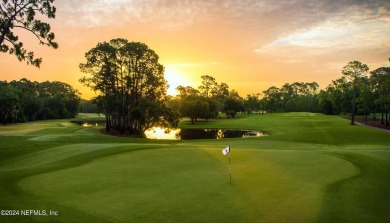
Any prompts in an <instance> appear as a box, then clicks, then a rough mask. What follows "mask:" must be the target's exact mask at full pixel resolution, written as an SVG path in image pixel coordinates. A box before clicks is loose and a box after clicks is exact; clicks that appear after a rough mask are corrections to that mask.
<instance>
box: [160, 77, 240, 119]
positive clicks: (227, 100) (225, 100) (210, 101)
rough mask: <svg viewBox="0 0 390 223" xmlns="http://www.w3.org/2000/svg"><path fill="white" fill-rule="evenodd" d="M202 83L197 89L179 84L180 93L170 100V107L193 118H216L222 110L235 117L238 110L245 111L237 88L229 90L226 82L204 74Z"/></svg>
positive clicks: (184, 115)
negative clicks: (219, 81)
mask: <svg viewBox="0 0 390 223" xmlns="http://www.w3.org/2000/svg"><path fill="white" fill-rule="evenodd" d="M201 78H202V83H201V85H200V86H199V87H198V89H195V88H193V87H191V86H186V87H184V86H178V87H177V88H176V90H177V91H178V92H179V94H178V95H177V96H176V97H172V98H170V100H168V102H167V105H168V107H170V108H172V109H173V110H174V111H176V112H178V113H179V114H180V115H181V117H187V118H190V119H191V122H192V123H195V122H196V121H198V119H205V120H210V119H216V118H218V117H219V115H220V113H221V112H224V113H225V114H226V115H227V116H228V117H234V116H235V115H236V114H237V112H241V111H245V108H244V103H243V100H242V98H241V97H240V96H239V95H238V93H237V92H236V91H235V90H231V91H229V86H228V84H226V83H220V84H218V82H217V81H216V80H215V78H214V77H212V76H209V75H203V76H202V77H201Z"/></svg>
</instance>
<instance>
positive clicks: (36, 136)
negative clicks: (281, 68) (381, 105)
mask: <svg viewBox="0 0 390 223" xmlns="http://www.w3.org/2000/svg"><path fill="white" fill-rule="evenodd" d="M85 117H88V115H86V116H85ZM180 126H181V127H186V128H226V129H253V130H262V131H267V132H269V133H270V134H271V135H270V136H266V137H261V138H244V139H222V140H188V141H169V140H147V139H139V138H129V137H115V136H110V135H103V134H101V133H100V132H99V130H98V129H97V128H96V127H88V128H85V127H81V126H77V125H75V124H70V123H68V122H66V121H64V120H56V121H50V122H37V123H29V124H18V125H13V126H1V127H0V209H1V210H25V209H28V210H47V212H48V210H53V211H58V216H0V222H54V221H55V222H389V221H390V213H389V212H388V210H389V208H390V199H388V198H389V197H390V189H389V188H390V187H389V186H388V185H389V184H390V147H389V143H390V137H389V136H390V135H389V133H388V132H383V131H381V130H376V129H371V128H366V127H363V126H350V125H349V124H348V121H346V120H343V119H340V118H338V117H333V116H324V115H320V114H311V113H284V114H267V115H250V116H245V115H241V116H239V117H238V118H236V119H229V120H216V121H210V122H201V123H197V124H194V125H192V124H190V123H188V122H186V121H183V122H181V123H180ZM227 145H231V149H232V152H231V162H232V176H233V177H232V184H231V185H230V184H229V169H228V158H227V156H223V155H222V153H221V150H222V149H223V148H224V147H226V146H227Z"/></svg>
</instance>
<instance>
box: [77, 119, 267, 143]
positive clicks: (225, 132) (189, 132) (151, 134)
mask: <svg viewBox="0 0 390 223" xmlns="http://www.w3.org/2000/svg"><path fill="white" fill-rule="evenodd" d="M72 122H73V123H75V124H78V125H80V126H83V127H92V126H105V122H104V121H102V120H98V121H93V122H85V121H72ZM268 135H269V133H267V132H262V131H255V130H234V129H180V128H177V129H170V130H169V131H167V130H166V129H162V128H159V127H154V128H151V129H148V130H146V131H145V136H146V138H148V139H172V140H191V139H224V138H247V137H262V136H268Z"/></svg>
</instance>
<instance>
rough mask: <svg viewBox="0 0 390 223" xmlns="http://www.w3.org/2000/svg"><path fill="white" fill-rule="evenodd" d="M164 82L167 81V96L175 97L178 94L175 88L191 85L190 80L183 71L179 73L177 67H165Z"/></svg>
mask: <svg viewBox="0 0 390 223" xmlns="http://www.w3.org/2000/svg"><path fill="white" fill-rule="evenodd" d="M164 76H165V80H167V81H168V84H169V88H168V91H167V93H168V94H169V95H172V96H175V95H177V94H178V92H177V91H176V88H177V87H178V86H179V85H181V86H190V85H192V83H191V80H190V79H189V78H188V76H187V75H185V73H184V72H183V71H181V70H180V69H179V68H178V67H177V66H174V65H166V66H165V73H164Z"/></svg>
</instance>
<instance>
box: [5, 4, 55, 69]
mask: <svg viewBox="0 0 390 223" xmlns="http://www.w3.org/2000/svg"><path fill="white" fill-rule="evenodd" d="M53 2H54V0H13V1H11V0H2V1H1V3H0V52H4V53H6V52H9V53H10V54H14V55H15V56H16V57H17V58H18V60H19V61H24V60H26V61H27V64H31V65H33V66H36V67H39V66H40V64H41V63H42V58H35V57H34V52H27V50H26V49H25V48H24V47H23V42H21V41H20V40H19V37H18V36H17V35H16V34H15V33H14V29H22V30H27V31H28V32H30V33H31V34H32V35H33V36H34V37H36V39H37V40H38V41H39V44H41V45H47V46H49V47H52V48H54V49H57V48H58V44H57V43H56V42H54V41H53V40H54V37H55V35H54V33H53V32H51V31H50V30H51V28H50V24H49V23H46V22H43V21H41V20H39V19H37V18H36V17H35V16H36V13H37V12H38V13H40V14H42V15H43V16H46V17H47V18H49V19H51V18H55V12H56V8H55V7H54V6H53Z"/></svg>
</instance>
